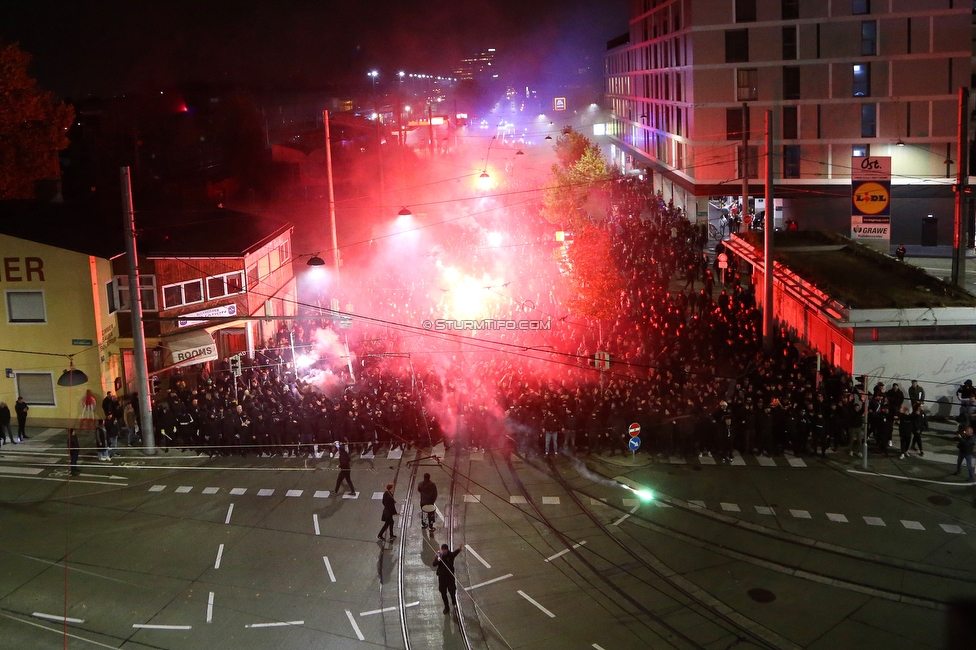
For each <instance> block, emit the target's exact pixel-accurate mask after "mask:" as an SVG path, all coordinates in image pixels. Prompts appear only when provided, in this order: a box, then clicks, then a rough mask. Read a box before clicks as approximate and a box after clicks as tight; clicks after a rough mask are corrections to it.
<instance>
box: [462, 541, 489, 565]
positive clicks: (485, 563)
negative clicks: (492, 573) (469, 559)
mask: <svg viewBox="0 0 976 650" xmlns="http://www.w3.org/2000/svg"><path fill="white" fill-rule="evenodd" d="M464 548H466V549H468V553H470V554H471V555H473V556H474V557H475V559H476V560H478V561H479V562H481V563H482V564H484V565H485V568H486V569H490V568H491V565H490V564H488V563H487V562H485V558H483V557H481V556H480V555H478V552H477V551H475V550H474V549H473V548H471V547H470V546H468V545H467V544H465V545H464Z"/></svg>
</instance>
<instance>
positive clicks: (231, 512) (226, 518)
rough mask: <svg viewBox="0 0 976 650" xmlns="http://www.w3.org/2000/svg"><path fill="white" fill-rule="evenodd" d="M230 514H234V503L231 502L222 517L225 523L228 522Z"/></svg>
mask: <svg viewBox="0 0 976 650" xmlns="http://www.w3.org/2000/svg"><path fill="white" fill-rule="evenodd" d="M232 514H234V504H233V503H232V504H230V505H229V506H227V516H226V517H224V523H225V524H229V523H230V516H231V515H232Z"/></svg>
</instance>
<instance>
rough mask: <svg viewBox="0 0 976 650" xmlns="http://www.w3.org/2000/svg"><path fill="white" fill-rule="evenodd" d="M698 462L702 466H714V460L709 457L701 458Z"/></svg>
mask: <svg viewBox="0 0 976 650" xmlns="http://www.w3.org/2000/svg"><path fill="white" fill-rule="evenodd" d="M698 462H699V463H701V464H702V465H714V464H715V459H714V458H712V457H711V456H702V457H701V458H699V459H698Z"/></svg>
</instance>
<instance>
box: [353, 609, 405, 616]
mask: <svg viewBox="0 0 976 650" xmlns="http://www.w3.org/2000/svg"><path fill="white" fill-rule="evenodd" d="M396 610H397V608H396V607H384V608H383V609H371V610H369V611H368V612H359V615H360V616H373V615H375V614H382V613H384V612H395V611H396Z"/></svg>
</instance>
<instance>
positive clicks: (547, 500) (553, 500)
mask: <svg viewBox="0 0 976 650" xmlns="http://www.w3.org/2000/svg"><path fill="white" fill-rule="evenodd" d="M542 505H544V506H558V505H559V497H542Z"/></svg>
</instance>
